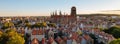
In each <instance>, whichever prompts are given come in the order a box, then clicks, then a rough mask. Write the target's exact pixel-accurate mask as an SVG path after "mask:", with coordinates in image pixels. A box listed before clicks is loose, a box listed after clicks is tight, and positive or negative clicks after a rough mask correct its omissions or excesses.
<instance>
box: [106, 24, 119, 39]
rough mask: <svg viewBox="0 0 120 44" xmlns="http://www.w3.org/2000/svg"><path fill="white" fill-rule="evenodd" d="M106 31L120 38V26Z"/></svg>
mask: <svg viewBox="0 0 120 44" xmlns="http://www.w3.org/2000/svg"><path fill="white" fill-rule="evenodd" d="M104 31H105V32H106V33H109V34H112V35H113V36H114V37H115V38H120V26H114V27H111V28H109V29H107V30H104Z"/></svg>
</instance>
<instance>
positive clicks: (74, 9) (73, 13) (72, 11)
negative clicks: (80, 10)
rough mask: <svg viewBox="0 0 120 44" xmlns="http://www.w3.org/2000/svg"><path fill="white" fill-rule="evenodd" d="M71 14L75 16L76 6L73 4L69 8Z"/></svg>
mask: <svg viewBox="0 0 120 44" xmlns="http://www.w3.org/2000/svg"><path fill="white" fill-rule="evenodd" d="M71 16H76V7H75V6H73V7H72V8H71Z"/></svg>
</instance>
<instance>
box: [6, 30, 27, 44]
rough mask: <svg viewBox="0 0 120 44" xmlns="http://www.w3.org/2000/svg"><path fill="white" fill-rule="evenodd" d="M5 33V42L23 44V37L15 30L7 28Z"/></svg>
mask: <svg viewBox="0 0 120 44" xmlns="http://www.w3.org/2000/svg"><path fill="white" fill-rule="evenodd" d="M6 33H7V37H8V41H7V44H24V42H25V40H24V38H23V37H22V36H21V35H20V34H18V33H17V32H16V31H15V30H8V31H7V32H6Z"/></svg>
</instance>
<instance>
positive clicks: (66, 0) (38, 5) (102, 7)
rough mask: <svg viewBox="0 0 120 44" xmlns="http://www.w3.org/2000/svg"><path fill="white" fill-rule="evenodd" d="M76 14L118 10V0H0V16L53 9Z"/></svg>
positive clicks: (39, 13) (38, 14)
mask: <svg viewBox="0 0 120 44" xmlns="http://www.w3.org/2000/svg"><path fill="white" fill-rule="evenodd" d="M72 6H75V7H76V8H77V14H87V13H88V14H89V13H97V12H101V11H102V12H103V11H109V10H120V0H0V16H49V15H50V13H52V12H54V11H57V12H59V11H62V12H63V13H64V12H65V13H66V14H70V9H71V7H72Z"/></svg>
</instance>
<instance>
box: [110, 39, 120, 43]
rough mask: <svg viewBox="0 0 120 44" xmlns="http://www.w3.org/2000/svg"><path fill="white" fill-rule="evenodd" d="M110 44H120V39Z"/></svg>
mask: <svg viewBox="0 0 120 44" xmlns="http://www.w3.org/2000/svg"><path fill="white" fill-rule="evenodd" d="M109 44H120V38H119V39H115V40H113V41H111V42H110V43H109Z"/></svg>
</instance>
